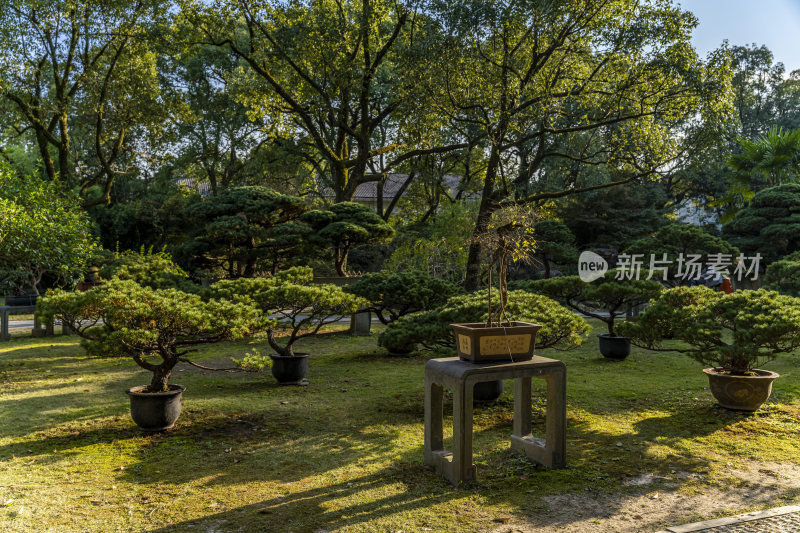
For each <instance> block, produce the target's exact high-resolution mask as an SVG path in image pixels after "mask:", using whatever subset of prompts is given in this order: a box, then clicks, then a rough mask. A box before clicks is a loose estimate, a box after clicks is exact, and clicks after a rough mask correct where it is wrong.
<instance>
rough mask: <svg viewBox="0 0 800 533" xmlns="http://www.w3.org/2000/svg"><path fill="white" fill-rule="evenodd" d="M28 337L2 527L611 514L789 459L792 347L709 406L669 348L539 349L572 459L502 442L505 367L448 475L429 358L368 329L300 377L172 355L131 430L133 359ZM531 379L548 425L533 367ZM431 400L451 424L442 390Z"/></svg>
mask: <svg viewBox="0 0 800 533" xmlns="http://www.w3.org/2000/svg"><path fill="white" fill-rule="evenodd" d="M32 341H33V340H32V339H16V340H13V341H12V342H10V343H7V344H1V345H0V370H2V374H1V376H2V377H0V385H1V386H2V388H1V389H0V427H2V428H3V430H2V433H0V480H2V482H0V504H3V505H2V506H1V507H0V530H2V531H30V530H34V529H35V530H42V531H43V530H47V529H48V528H49V529H51V530H57V531H86V530H103V531H112V530H136V531H184V530H185V531H195V530H197V531H203V530H221V531H236V530H243V531H263V530H265V529H269V528H270V527H271V528H277V529H275V530H281V531H315V530H317V529H327V530H333V529H336V530H337V531H396V530H399V529H404V528H405V529H406V530H420V529H421V528H429V529H430V530H432V531H465V530H466V531H473V530H484V529H486V528H487V525H486V524H487V520H488V521H489V522H491V521H492V520H493V519H494V518H495V517H498V516H500V517H518V518H520V519H523V518H524V519H525V520H527V521H528V523H533V524H536V523H537V520H541V521H543V522H542V523H543V524H545V523H548V522H547V519H546V516H547V513H546V511H548V510H550V511H552V510H553V506H552V501H551V500H550V499H549V498H552V497H556V495H573V496H571V497H578V496H579V495H581V494H584V493H589V492H591V493H592V494H605V495H609V496H610V497H611V498H612V501H616V502H617V503H616V504H614V506H616V508H617V509H618V510H619V511H618V512H620V513H622V512H623V511H622V510H621V509H622V508H623V506H624V505H625V502H627V501H633V499H635V498H637V497H638V495H640V494H641V493H642V492H643V491H652V490H654V489H653V487H657V488H658V490H660V491H661V492H665V491H673V492H676V493H685V494H692V493H694V492H696V491H698V490H700V491H702V490H706V489H707V488H708V487H723V486H724V487H727V488H726V489H725V490H728V489H731V488H732V489H735V488H736V487H738V486H740V484H741V481H736V479H735V478H733V477H731V474H730V472H729V470H730V469H732V468H745V467H746V464H748V462H750V461H760V462H766V461H768V462H773V463H781V464H787V465H795V464H797V463H798V462H800V460H799V459H798V458H800V453H798V452H800V442H798V439H796V435H797V432H798V430H800V422H798V421H799V420H800V416H799V415H800V402H798V391H800V380H798V379H797V377H796V375H795V373H793V372H792V369H793V366H794V364H795V363H794V361H793V360H792V359H790V358H780V359H779V360H777V361H776V362H774V363H773V364H772V365H771V366H770V368H772V369H774V370H776V371H778V372H780V373H781V374H782V375H783V378H782V379H780V380H778V381H777V382H776V384H775V390H774V393H773V397H772V400H771V401H770V402H769V403H768V404H767V405H765V407H764V408H763V409H762V410H761V411H759V412H757V413H755V414H752V415H745V414H741V413H735V412H730V411H726V410H724V409H722V408H720V407H718V406H717V405H716V404H715V402H714V401H713V399H712V398H711V395H710V393H709V392H708V390H707V387H708V384H707V382H706V381H705V377H704V376H702V375H701V373H700V372H699V367H698V365H696V364H695V363H693V362H692V361H691V360H689V359H688V358H685V357H681V356H679V355H677V354H670V353H666V354H652V353H647V352H643V351H639V350H636V349H634V352H633V354H632V356H631V357H630V358H628V359H627V360H625V361H623V362H620V363H610V362H607V361H605V360H603V359H602V358H601V357H600V356H599V355H598V354H597V353H596V346H595V344H594V342H593V339H590V340H589V342H587V344H586V345H585V346H584V347H582V348H581V349H579V350H576V351H573V352H566V353H562V352H549V353H544V352H543V353H542V355H545V356H548V357H555V358H559V359H563V360H564V361H565V362H566V363H567V368H568V400H569V407H568V441H567V442H568V444H567V446H568V448H567V454H568V455H567V457H568V467H567V468H566V469H564V470H546V469H543V468H540V467H537V466H534V465H532V464H531V463H529V462H528V461H527V460H525V459H524V458H523V457H520V456H518V455H515V454H514V453H512V452H511V451H510V450H509V446H508V440H507V437H508V434H509V433H510V429H511V424H512V417H511V411H512V398H511V395H510V391H511V387H510V385H511V384H510V382H509V383H507V387H506V392H505V393H504V395H503V397H502V398H501V400H500V401H499V402H498V403H496V404H494V405H488V406H482V407H479V408H477V409H476V410H475V424H474V431H475V457H474V460H475V463H476V464H477V465H478V471H479V473H478V476H479V481H478V482H477V483H475V484H470V485H466V486H464V487H462V488H459V489H455V488H452V487H450V486H449V485H448V484H446V483H445V482H444V481H443V480H442V479H441V478H439V477H438V476H436V475H435V474H434V473H433V472H432V471H430V470H428V469H427V468H425V467H423V465H422V445H423V442H422V438H423V433H422V418H423V387H422V384H423V375H424V363H425V361H426V360H427V358H426V357H423V356H421V355H419V354H418V355H417V356H415V357H411V358H392V357H387V356H386V355H385V354H384V353H383V352H382V351H380V350H378V349H377V348H376V347H375V339H374V337H372V338H351V337H346V336H341V335H338V336H320V337H317V338H310V339H307V340H304V341H302V346H301V347H302V349H303V350H304V351H309V352H311V353H312V357H313V359H312V362H311V367H310V372H309V376H308V377H309V380H310V383H311V384H310V385H309V386H308V387H281V386H278V385H276V384H274V382H273V379H272V377H271V376H270V375H269V373H265V374H244V373H237V374H221V373H213V372H207V371H200V370H198V369H193V368H189V367H185V366H182V367H180V368H179V371H178V372H176V373H175V375H174V376H173V379H172V381H173V382H175V383H181V384H183V385H185V386H186V387H187V391H186V393H185V395H184V406H183V414H182V415H181V418H180V419H179V421H178V424H177V425H176V428H175V429H174V430H173V431H171V432H168V433H163V434H156V435H147V434H144V433H141V432H140V431H139V430H138V429H136V427H135V426H134V424H133V423H132V422H131V421H130V418H129V414H128V404H127V398H126V396H125V394H124V390H125V389H126V388H128V387H130V386H133V385H136V384H139V383H143V382H145V381H146V379H147V375H146V373H145V372H143V371H140V370H139V369H138V368H137V367H136V366H135V365H133V364H132V363H131V362H130V361H127V360H124V359H92V358H87V357H86V356H85V355H84V353H83V350H82V349H81V348H80V347H79V346H78V345H77V342H76V339H74V338H72V337H55V338H51V339H48V342H42V341H41V340H40V339H37V340H36V342H32ZM253 347H257V348H259V349H264V345H263V340H261V339H256V340H250V341H247V342H240V343H228V344H219V345H215V346H210V347H206V348H204V349H202V350H201V352H200V353H199V354H198V356H197V359H198V360H199V361H203V362H205V363H206V364H212V365H213V364H219V365H225V364H226V362H227V359H228V358H229V357H231V356H235V357H239V356H241V355H242V354H243V353H244V352H246V351H248V350H250V349H251V348H253ZM534 391H535V394H534V400H533V404H532V409H533V413H534V426H535V427H534V434H542V433H543V429H544V407H545V405H544V401H543V399H542V397H541V393H542V392H543V391H544V388H543V384H542V383H539V382H537V381H534ZM537 392H538V394H537ZM445 415H446V417H448V420H447V426H446V427H448V426H449V423H450V418H449V417H451V416H452V410H451V407H450V405H449V403H448V404H446V407H445ZM643 476H644V477H643ZM647 476H650V477H651V478H652V480H651V481H648V483H650V484H649V485H647V486H645V487H641V486H639V485H637V484H636V483H638V481H636V480H638V479H640V478H641V479H650V478H647ZM631 480H632V481H631ZM703 487H706V489H704V488H703ZM559 497H561V496H559ZM784 497H785V498H787V499H786V500H785V501H788V502H791V501H795V500H796V498H797V493H796V492H791V491H787V492H786V494H784ZM612 507H613V506H612ZM66 509H69V512H68V513H67V512H64V511H65V510H66ZM611 512H613V510H612V511H611ZM724 512H727V511H725V510H724V509H720V514H724ZM673 518H676V517H673ZM687 518H690V517H687ZM503 520H505V518H503ZM495 525H496V524H495ZM640 525H644V523H640ZM650 525H652V526H653V527H652V528H650V529H653V530H655V529H658V528H657V527H655V526H656V525H657V524H656V523H653V524H650ZM650 525H648V528H649V527H650Z"/></svg>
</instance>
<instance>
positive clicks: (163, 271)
mask: <svg viewBox="0 0 800 533" xmlns="http://www.w3.org/2000/svg"><path fill="white" fill-rule="evenodd" d="M99 275H100V278H101V279H104V280H111V279H120V280H132V281H135V282H136V283H138V284H139V285H143V286H145V287H150V288H151V289H180V290H182V291H184V292H197V290H198V289H199V287H198V286H197V285H196V284H194V283H192V282H191V280H190V279H189V274H187V273H186V272H185V271H184V270H183V269H182V268H181V267H180V266H178V265H177V264H175V262H174V261H173V260H172V256H171V255H169V254H168V253H166V252H155V253H154V252H152V250H151V251H145V250H142V251H141V252H139V253H137V252H134V251H130V250H129V251H126V252H122V253H118V254H115V255H114V258H113V259H111V260H110V261H108V262H106V263H105V264H104V265H103V266H102V267H101V268H100V271H99Z"/></svg>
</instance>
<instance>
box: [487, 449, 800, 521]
mask: <svg viewBox="0 0 800 533" xmlns="http://www.w3.org/2000/svg"><path fill="white" fill-rule="evenodd" d="M727 476H728V479H726V480H724V482H722V481H720V482H718V483H716V484H708V485H706V484H700V485H697V484H692V488H688V489H680V486H681V484H682V482H683V481H684V480H692V479H693V478H694V479H698V476H697V475H696V474H687V473H684V472H676V474H675V476H674V477H672V478H671V479H670V478H660V477H653V476H639V477H637V478H631V479H630V480H628V481H627V482H626V484H628V485H629V486H631V488H632V489H634V490H633V492H634V494H632V495H629V496H624V495H622V496H620V495H618V496H614V495H607V494H592V493H590V492H587V493H585V494H559V495H552V496H546V497H544V501H545V504H546V506H547V509H546V510H543V511H540V512H539V513H536V514H534V515H532V516H530V517H529V518H528V519H527V520H524V519H523V520H520V519H519V517H512V518H511V519H510V520H509V521H508V522H507V523H505V524H503V525H501V526H497V525H495V526H494V527H492V528H490V529H488V531H491V532H492V533H508V532H514V533H517V532H523V533H528V532H531V533H533V532H536V533H554V532H575V533H579V532H580V533H607V532H636V533H640V532H654V531H658V530H661V529H664V528H666V527H669V526H674V525H679V524H685V523H690V522H695V521H699V520H707V519H710V518H718V517H720V516H724V515H732V514H738V513H742V512H747V511H753V510H757V509H767V508H771V507H779V506H782V505H789V504H791V503H793V502H794V498H796V496H797V494H798V491H800V466H796V465H786V464H776V463H759V462H747V463H742V466H739V467H738V468H733V467H732V468H731V470H729V471H728V472H727ZM636 489H638V490H636Z"/></svg>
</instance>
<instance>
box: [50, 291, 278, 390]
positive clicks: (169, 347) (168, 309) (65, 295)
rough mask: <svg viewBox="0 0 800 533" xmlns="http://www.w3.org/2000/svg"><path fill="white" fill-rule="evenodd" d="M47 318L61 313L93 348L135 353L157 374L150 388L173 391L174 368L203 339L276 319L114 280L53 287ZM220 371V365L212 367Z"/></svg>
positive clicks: (245, 331) (236, 305)
mask: <svg viewBox="0 0 800 533" xmlns="http://www.w3.org/2000/svg"><path fill="white" fill-rule="evenodd" d="M38 313H39V314H40V316H41V317H42V318H43V319H44V320H50V319H52V318H58V319H60V320H61V321H62V323H64V324H66V325H67V326H68V327H69V328H70V329H72V331H74V332H75V333H77V334H78V335H79V336H80V337H82V338H83V342H82V345H83V346H84V348H85V349H86V350H87V352H88V353H90V354H93V355H100V356H109V355H124V356H128V357H130V358H132V359H133V360H134V362H135V363H136V364H137V365H139V366H140V367H142V368H143V369H145V370H147V371H149V372H152V374H153V377H152V380H151V381H150V385H149V386H148V388H147V392H161V391H166V390H169V387H168V381H169V378H170V375H171V374H172V369H173V368H174V367H175V365H177V364H178V363H179V362H185V363H189V364H191V365H193V366H197V367H199V368H206V367H204V366H201V365H198V364H197V363H194V362H192V361H191V360H189V359H188V358H187V356H188V355H189V354H190V353H191V352H193V351H195V347H196V346H199V345H201V344H208V343H215V342H220V341H226V340H234V339H239V338H242V337H245V336H248V335H252V334H254V333H256V332H258V331H262V330H264V329H266V328H267V327H268V326H269V325H270V322H269V321H268V320H266V319H265V318H264V317H263V316H262V313H261V312H260V311H259V310H258V309H256V308H255V307H253V306H251V305H246V304H244V303H242V302H230V301H227V300H211V301H207V302H204V301H203V300H201V298H200V296H198V295H195V294H187V293H185V292H182V291H179V290H176V289H163V290H157V289H151V288H149V287H143V286H141V285H139V284H138V283H136V282H134V281H131V280H111V281H109V282H107V283H105V284H103V285H100V286H98V287H94V288H91V289H89V290H88V291H86V292H65V291H61V290H56V291H51V292H49V293H48V294H47V295H46V296H45V297H44V298H43V299H42V300H41V302H40V303H39V305H38ZM210 370H216V369H210Z"/></svg>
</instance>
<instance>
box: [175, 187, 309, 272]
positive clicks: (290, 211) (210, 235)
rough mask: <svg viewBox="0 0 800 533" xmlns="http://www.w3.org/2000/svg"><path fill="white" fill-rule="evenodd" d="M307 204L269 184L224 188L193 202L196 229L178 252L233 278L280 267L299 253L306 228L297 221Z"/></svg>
mask: <svg viewBox="0 0 800 533" xmlns="http://www.w3.org/2000/svg"><path fill="white" fill-rule="evenodd" d="M307 209H308V207H307V206H306V204H305V202H304V201H303V200H302V199H301V198H298V197H296V196H291V195H287V194H281V193H279V192H276V191H273V190H272V189H268V188H267V187H261V186H248V187H231V188H228V189H225V190H223V191H222V192H220V193H219V194H218V195H216V196H214V197H211V198H207V199H202V200H198V201H196V202H195V203H194V204H192V205H191V206H190V208H189V215H190V217H191V219H192V221H193V222H194V224H195V227H196V232H195V234H194V235H193V237H192V239H190V240H189V241H188V242H186V243H185V244H184V245H183V246H182V247H181V248H180V250H179V254H180V255H181V257H185V258H186V259H187V260H190V261H191V263H192V270H195V269H197V268H204V269H211V270H213V269H219V270H220V271H222V272H224V274H225V276H226V277H228V278H238V277H245V278H252V277H256V276H258V275H260V274H264V273H267V272H272V273H275V272H276V271H277V269H278V268H279V267H280V266H281V263H282V262H283V261H284V260H286V258H287V256H291V255H297V250H298V249H299V246H300V243H301V242H302V240H303V238H304V237H305V234H306V233H307V228H305V227H303V226H302V225H299V224H297V223H296V222H295V221H296V220H297V219H298V218H299V217H300V216H301V215H302V214H303V213H305V212H306V210H307Z"/></svg>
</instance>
